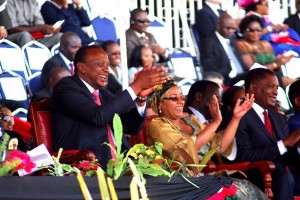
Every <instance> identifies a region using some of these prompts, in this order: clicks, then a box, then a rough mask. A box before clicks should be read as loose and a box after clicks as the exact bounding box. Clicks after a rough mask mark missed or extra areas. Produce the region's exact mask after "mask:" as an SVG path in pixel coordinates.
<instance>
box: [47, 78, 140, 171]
mask: <svg viewBox="0 0 300 200" xmlns="http://www.w3.org/2000/svg"><path fill="white" fill-rule="evenodd" d="M99 93H100V99H101V102H102V105H101V106H98V105H96V104H95V102H94V99H93V97H92V94H91V93H90V91H89V90H88V88H87V87H86V86H85V85H84V83H83V82H82V81H81V80H80V79H79V77H78V76H77V75H74V76H70V77H65V78H63V79H62V80H60V81H59V82H58V83H57V85H56V86H55V87H54V90H53V93H52V100H51V102H52V106H53V114H52V128H53V129H52V131H53V150H54V151H57V150H58V149H59V148H60V147H62V148H63V149H80V150H82V149H89V150H92V151H94V153H95V155H96V157H97V159H98V160H99V162H100V164H101V165H102V166H103V167H104V168H106V164H107V162H108V160H109V159H110V158H111V153H110V148H109V147H108V146H107V145H105V144H103V143H104V142H107V143H109V141H108V136H107V130H106V125H107V124H111V123H112V120H113V117H114V114H115V113H118V114H119V115H120V117H121V119H122V123H123V131H124V133H126V134H135V133H138V131H139V130H140V129H141V128H142V126H143V125H144V120H145V117H142V116H140V114H139V113H138V111H137V109H136V107H135V102H134V101H133V100H132V98H131V96H130V95H129V93H128V91H127V90H125V91H123V92H122V93H121V94H119V95H117V96H114V95H112V94H111V93H110V92H108V91H107V90H105V89H100V90H99ZM112 127H113V126H112V125H111V128H112ZM125 148H129V143H128V141H127V140H126V138H125V137H124V136H123V149H125Z"/></svg>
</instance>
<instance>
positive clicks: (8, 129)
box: [0, 105, 27, 152]
mask: <svg viewBox="0 0 300 200" xmlns="http://www.w3.org/2000/svg"><path fill="white" fill-rule="evenodd" d="M0 109H1V110H0V127H1V130H0V134H1V137H2V135H3V133H7V134H8V135H9V136H10V140H12V139H13V138H16V139H17V143H18V149H19V150H21V151H24V152H26V151H27V148H26V145H25V143H24V141H23V138H22V136H21V135H20V134H19V133H18V132H15V131H13V126H14V118H13V116H12V115H11V111H10V110H9V109H8V108H7V107H3V106H1V105H0Z"/></svg>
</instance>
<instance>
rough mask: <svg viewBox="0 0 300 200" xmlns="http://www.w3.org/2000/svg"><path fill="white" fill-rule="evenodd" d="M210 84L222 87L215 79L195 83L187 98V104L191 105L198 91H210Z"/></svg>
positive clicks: (203, 92)
mask: <svg viewBox="0 0 300 200" xmlns="http://www.w3.org/2000/svg"><path fill="white" fill-rule="evenodd" d="M209 86H213V87H217V88H220V87H219V85H218V84H217V83H215V82H213V81H207V80H200V81H196V82H195V83H193V84H192V86H191V88H190V90H189V93H188V95H187V98H186V102H185V104H186V106H190V105H191V103H192V102H193V100H194V98H195V94H196V93H197V92H200V93H201V94H204V95H205V94H206V93H207V92H208V89H209Z"/></svg>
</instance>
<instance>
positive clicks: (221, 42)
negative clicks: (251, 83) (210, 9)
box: [200, 13, 245, 86]
mask: <svg viewBox="0 0 300 200" xmlns="http://www.w3.org/2000/svg"><path fill="white" fill-rule="evenodd" d="M216 26H217V31H216V32H215V33H214V34H213V35H211V36H209V37H207V38H205V39H204V40H203V41H202V42H201V56H200V60H201V63H202V67H203V70H204V72H211V71H214V72H218V73H220V74H222V75H223V76H224V85H227V86H229V85H233V84H234V83H236V82H238V81H239V80H241V79H243V78H244V76H245V67H244V66H243V63H242V60H241V56H240V54H239V53H238V51H237V47H236V41H235V37H234V34H235V32H236V30H237V24H236V21H235V20H234V19H233V18H232V17H231V16H230V15H229V14H227V13H223V14H222V15H221V16H220V18H219V20H218V21H217V25H216Z"/></svg>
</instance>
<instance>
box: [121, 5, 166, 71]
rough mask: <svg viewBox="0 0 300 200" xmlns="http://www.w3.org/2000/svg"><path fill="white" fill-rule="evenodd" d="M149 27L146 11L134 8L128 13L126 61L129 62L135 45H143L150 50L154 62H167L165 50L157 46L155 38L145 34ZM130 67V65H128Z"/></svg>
mask: <svg viewBox="0 0 300 200" xmlns="http://www.w3.org/2000/svg"><path fill="white" fill-rule="evenodd" d="M149 25H150V20H149V19H148V13H147V11H146V10H142V9H140V8H136V9H134V10H132V11H131V13H130V27H129V29H127V31H126V46H127V59H128V61H129V60H130V57H131V54H132V51H133V49H134V48H135V47H136V46H137V45H145V46H148V47H150V48H151V49H152V51H153V54H154V56H155V61H156V62H159V63H164V62H167V61H168V60H169V53H168V51H167V50H166V48H162V47H161V46H160V45H159V44H157V42H156V39H155V37H154V36H153V35H152V34H151V33H149V32H147V28H148V27H149ZM129 66H130V65H129Z"/></svg>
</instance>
